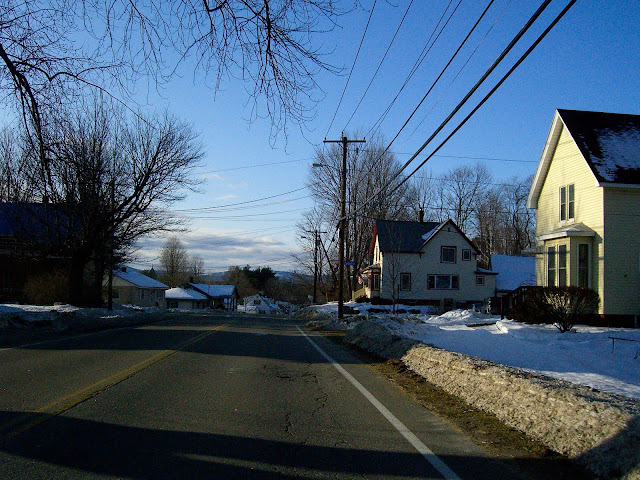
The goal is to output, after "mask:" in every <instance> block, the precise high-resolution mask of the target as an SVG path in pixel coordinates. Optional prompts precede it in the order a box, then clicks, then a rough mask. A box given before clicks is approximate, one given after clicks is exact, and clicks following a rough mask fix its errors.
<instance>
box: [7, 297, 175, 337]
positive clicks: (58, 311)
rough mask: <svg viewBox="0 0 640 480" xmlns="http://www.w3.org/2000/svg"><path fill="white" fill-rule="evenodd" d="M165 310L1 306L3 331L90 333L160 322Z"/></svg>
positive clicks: (125, 307) (121, 307)
mask: <svg viewBox="0 0 640 480" xmlns="http://www.w3.org/2000/svg"><path fill="white" fill-rule="evenodd" d="M163 316H164V310H161V309H159V308H144V309H143V308H139V307H131V306H123V305H118V306H117V307H116V306H114V309H113V310H107V309H104V308H78V307H74V306H73V305H54V306H35V305H12V304H9V305H0V328H23V329H28V328H43V329H50V330H54V331H60V332H62V331H72V332H89V331H96V330H103V329H106V328H115V327H122V326H129V325H138V324H142V323H148V322H151V321H155V320H156V319H157V320H160V319H161V318H162V317H163Z"/></svg>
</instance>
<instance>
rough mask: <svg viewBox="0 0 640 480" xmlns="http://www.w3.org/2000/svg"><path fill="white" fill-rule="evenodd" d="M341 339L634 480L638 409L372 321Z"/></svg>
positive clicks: (600, 469) (601, 471) (639, 455)
mask: <svg viewBox="0 0 640 480" xmlns="http://www.w3.org/2000/svg"><path fill="white" fill-rule="evenodd" d="M346 340H347V341H348V342H351V343H353V344H355V345H358V346H360V347H361V348H365V349H367V350H369V351H371V352H374V353H376V354H378V355H381V356H383V357H386V358H397V359H402V360H403V362H404V363H405V364H406V365H407V366H408V367H409V368H410V369H411V370H413V371H415V372H416V373H418V374H419V375H422V376H423V377H424V378H426V379H427V380H428V381H430V382H431V383H433V384H435V385H438V386H440V387H441V388H443V389H444V390H446V391H447V392H449V393H451V394H453V395H456V396H458V397H460V398H462V399H464V400H465V401H467V402H468V403H469V404H471V405H473V406H474V407H476V408H479V409H482V410H485V411H488V412H490V413H493V414H494V415H496V416H497V417H498V418H500V419H501V420H502V421H504V422H505V423H507V424H508V425H511V426H513V427H514V428H517V429H519V430H521V431H522V432H524V433H525V434H527V435H529V436H530V437H532V438H534V439H537V440H539V441H541V442H543V443H544V444H545V445H547V446H548V447H549V448H551V449H553V450H555V451H558V452H560V453H563V454H565V455H567V456H569V457H571V458H573V459H575V460H577V461H578V462H579V463H582V464H584V465H585V466H587V467H588V468H590V469H591V470H592V471H593V472H594V473H596V474H597V475H601V476H604V477H612V476H620V475H627V476H626V477H625V478H626V479H632V478H633V479H636V478H640V468H639V467H638V465H639V464H640V403H638V402H636V401H634V400H631V399H629V398H626V397H622V396H619V395H614V394H609V393H603V392H599V391H596V390H593V389H591V388H589V387H586V386H582V385H576V384H572V383H569V382H565V381H562V380H558V379H553V378H550V377H546V376H543V375H539V374H535V373H529V372H525V371H523V370H520V369H516V368H511V367H507V366H504V365H499V364H496V363H493V362H490V361H487V360H482V359H480V358H476V357H472V356H469V355H465V354H460V353H456V352H449V351H446V350H442V349H439V348H435V347H432V346H428V345H425V344H423V343H421V342H419V341H418V340H416V339H411V338H408V337H407V336H404V335H399V334H398V333H397V332H395V333H394V332H392V331H390V330H389V328H387V327H386V326H385V325H383V324H382V323H379V322H375V321H364V322H360V323H359V324H358V325H357V326H355V328H353V329H352V330H350V332H349V333H348V334H347V337H346Z"/></svg>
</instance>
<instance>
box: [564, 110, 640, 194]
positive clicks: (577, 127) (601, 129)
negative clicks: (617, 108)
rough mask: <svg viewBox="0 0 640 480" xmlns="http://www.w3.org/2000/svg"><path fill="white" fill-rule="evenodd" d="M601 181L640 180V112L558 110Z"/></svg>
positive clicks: (625, 182)
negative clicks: (638, 113) (636, 113)
mask: <svg viewBox="0 0 640 480" xmlns="http://www.w3.org/2000/svg"><path fill="white" fill-rule="evenodd" d="M558 114H559V115H560V117H561V118H562V121H563V123H564V124H565V126H566V127H567V129H568V130H569V132H570V133H571V137H572V138H573V140H574V141H575V142H576V144H577V145H578V148H579V149H580V152H581V153H582V155H583V156H584V158H585V160H586V161H587V163H588V164H589V166H590V167H591V170H592V171H593V173H594V175H595V176H596V178H597V179H598V180H599V181H601V182H612V183H624V184H640V115H627V114H622V113H603V112H583V111H576V110H558Z"/></svg>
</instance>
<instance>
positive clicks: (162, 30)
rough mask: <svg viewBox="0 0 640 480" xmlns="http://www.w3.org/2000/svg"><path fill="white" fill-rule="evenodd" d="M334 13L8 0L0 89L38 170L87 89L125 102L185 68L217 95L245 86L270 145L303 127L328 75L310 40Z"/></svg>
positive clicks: (241, 5)
mask: <svg viewBox="0 0 640 480" xmlns="http://www.w3.org/2000/svg"><path fill="white" fill-rule="evenodd" d="M342 13H344V12H343V11H341V10H340V9H339V8H338V7H337V5H336V2H334V1H332V0H300V1H296V2H292V1H290V0H279V1H269V2H267V1H255V0H221V1H217V0H213V1H208V0H205V1H203V2H196V1H193V0H179V1H169V0H159V1H157V2H152V3H148V4H146V5H142V4H139V2H129V1H120V0H104V1H102V0H97V1H93V2H89V1H86V0H75V1H74V0H50V1H48V2H39V1H37V0H21V1H15V0H9V1H7V2H4V3H3V5H2V6H0V66H1V67H2V68H0V90H2V92H3V96H2V98H3V100H5V104H6V105H9V104H12V105H13V106H15V107H16V109H17V111H18V112H19V114H20V116H21V117H22V118H23V120H24V126H25V127H26V128H27V129H28V130H29V132H30V136H29V138H30V139H31V140H32V142H33V149H34V150H35V151H36V152H37V154H38V157H39V158H40V161H42V162H43V163H45V164H46V163H47V162H48V159H49V152H48V149H49V144H48V142H47V138H46V128H47V127H48V126H49V125H50V120H49V115H50V114H51V112H55V111H56V109H58V108H59V107H61V106H64V105H68V104H69V103H71V102H73V101H74V100H75V99H77V98H80V97H82V96H84V94H86V90H87V89H94V90H95V89H97V90H100V91H102V92H105V93H109V94H110V95H114V96H117V97H118V98H120V100H121V101H123V102H126V101H127V99H128V98H130V95H129V94H130V92H131V91H132V90H133V88H134V86H135V84H136V80H138V79H139V78H141V77H146V78H151V79H152V80H155V82H157V83H158V84H162V83H164V82H165V81H167V80H169V79H170V78H171V77H173V76H174V75H175V74H176V72H177V71H178V69H179V68H180V67H181V65H182V64H183V63H187V62H194V63H195V72H194V74H197V75H198V78H201V79H202V80H203V81H204V82H205V83H206V84H207V85H209V86H211V87H212V88H213V89H214V90H216V91H217V90H219V89H220V87H221V86H222V85H223V84H224V83H225V81H228V79H229V77H233V78H234V79H238V80H240V81H242V82H243V83H245V84H246V85H247V94H248V96H249V98H250V99H252V100H253V109H252V115H251V119H255V118H258V117H263V116H267V117H270V118H271V121H272V135H274V136H275V135H277V134H278V133H279V132H281V131H283V130H285V131H286V126H287V124H288V122H293V123H297V124H303V123H304V122H305V121H306V120H307V119H308V118H309V116H310V114H311V109H312V107H313V106H314V102H315V100H316V97H315V96H314V95H315V91H316V83H315V80H314V79H315V75H314V74H315V73H317V71H319V70H330V71H335V69H334V68H332V67H331V66H330V65H329V64H327V63H326V62H325V61H324V60H323V52H321V51H320V50H318V49H317V48H316V47H315V46H314V44H313V43H312V39H313V38H315V37H316V36H317V35H319V34H321V33H322V32H325V31H328V30H330V29H331V27H332V26H333V24H334V22H335V21H336V19H337V17H338V16H339V15H340V14H342ZM45 166H46V165H45ZM44 180H47V179H46V178H45V179H44Z"/></svg>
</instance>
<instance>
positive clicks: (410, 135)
mask: <svg viewBox="0 0 640 480" xmlns="http://www.w3.org/2000/svg"><path fill="white" fill-rule="evenodd" d="M510 3H511V0H509V2H507V4H506V5H505V6H504V7H503V9H502V11H501V12H500V14H499V15H498V17H497V18H496V19H495V20H494V22H493V25H491V27H489V30H487V31H486V33H485V34H484V36H483V37H482V38H481V39H480V41H479V42H478V44H477V45H476V48H474V49H473V51H472V52H471V54H470V55H469V57H468V58H467V60H466V61H465V62H464V63H463V64H462V66H461V67H460V69H459V70H458V72H457V73H456V74H455V75H454V77H453V78H452V79H451V81H450V82H449V85H448V86H447V87H446V88H445V90H444V91H443V92H442V93H441V94H440V96H439V97H438V99H437V100H436V102H435V103H434V104H433V105H432V106H431V109H430V110H429V111H428V112H427V113H426V114H425V115H424V117H422V120H420V122H418V125H416V126H415V128H414V129H413V131H412V132H411V133H410V134H409V137H408V138H411V137H412V136H413V135H414V134H415V133H416V131H417V130H418V129H419V128H420V127H421V126H422V124H423V123H424V121H425V120H426V119H427V117H428V116H429V115H430V114H431V112H433V110H434V109H435V108H436V106H437V105H438V104H439V103H440V101H441V100H442V99H443V97H444V96H445V95H446V93H447V92H448V91H449V89H450V88H451V86H452V85H453V84H454V83H455V81H456V80H457V79H458V77H459V76H460V74H461V73H462V71H463V70H464V69H465V68H466V67H467V65H468V64H469V62H470V61H471V59H472V58H473V57H474V55H475V54H476V53H477V52H478V49H479V48H480V46H481V45H482V44H483V43H484V41H485V40H486V39H487V37H488V36H489V33H491V31H492V30H493V28H494V27H495V26H496V24H497V23H498V22H499V21H500V19H501V18H502V16H503V15H504V12H505V11H506V9H507V7H508V5H509V4H510Z"/></svg>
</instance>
